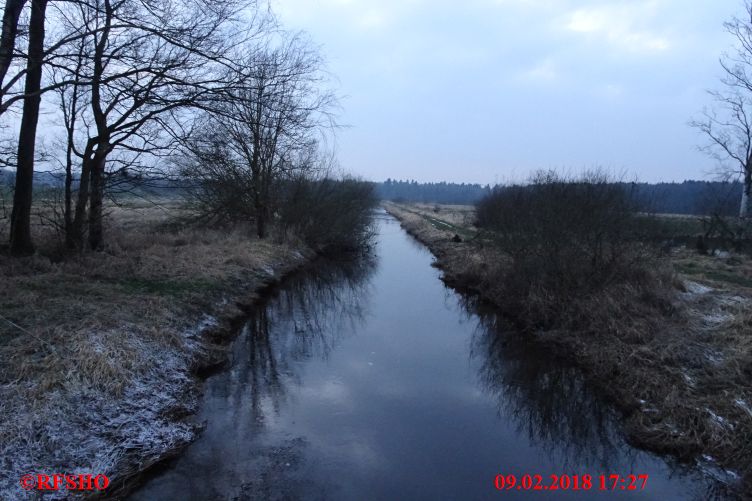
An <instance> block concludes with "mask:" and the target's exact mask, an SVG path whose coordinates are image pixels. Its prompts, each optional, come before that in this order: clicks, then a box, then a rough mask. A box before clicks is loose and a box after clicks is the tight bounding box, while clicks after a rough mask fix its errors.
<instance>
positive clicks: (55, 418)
mask: <svg viewBox="0 0 752 501" xmlns="http://www.w3.org/2000/svg"><path fill="white" fill-rule="evenodd" d="M181 211H182V209H181V208H180V207H178V206H175V205H170V204H166V206H165V204H163V205H162V206H161V207H157V206H153V205H151V204H146V203H132V204H131V205H130V206H129V207H119V208H116V207H113V208H111V210H110V215H109V219H108V226H107V242H108V245H107V247H106V249H105V250H104V252H101V253H85V254H82V255H80V256H71V257H68V258H66V259H60V255H59V253H58V242H57V239H56V237H55V236H54V234H52V233H51V232H50V229H49V228H48V227H45V226H43V225H38V226H37V227H35V229H34V232H35V237H36V241H37V243H38V244H39V252H38V253H37V255H35V256H33V257H30V258H25V259H11V258H8V257H7V256H4V255H0V277H2V278H1V280H2V284H3V287H2V291H1V292H0V315H2V317H3V318H0V457H2V458H3V462H2V463H0V498H2V499H6V498H8V499H16V498H20V497H21V494H20V490H19V488H18V479H19V477H20V476H21V475H22V474H23V473H27V472H40V473H54V472H65V473H78V472H82V473H83V472H94V473H105V474H107V475H109V476H111V478H112V479H114V480H120V479H122V478H124V477H126V476H128V475H129V474H132V473H136V472H137V471H138V470H139V469H141V468H143V467H146V466H148V465H150V464H152V463H154V462H155V461H157V460H159V459H160V458H162V457H164V456H165V455H166V454H169V453H171V452H172V451H174V450H175V449H177V448H179V447H181V446H182V445H184V444H186V443H188V442H189V441H190V440H191V439H192V438H193V436H194V434H195V429H194V428H193V426H192V425H189V424H188V423H187V422H186V421H185V420H184V419H182V418H183V417H184V416H185V415H186V414H188V413H190V412H192V411H193V410H194V409H195V396H196V386H195V382H196V378H195V377H194V373H195V369H196V368H197V367H199V366H201V365H205V364H207V363H211V362H216V361H217V360H218V359H221V358H222V356H223V348H222V347H221V346H218V345H213V344H212V343H210V342H209V340H208V338H207V337H206V336H204V335H202V332H201V329H200V327H202V326H203V327H211V326H213V325H215V324H216V322H215V321H213V320H207V319H208V318H210V317H207V314H208V315H214V316H216V317H219V318H222V317H224V316H228V315H237V314H239V313H240V312H239V310H237V308H236V307H234V304H235V299H237V298H242V297H244V298H245V299H244V301H250V300H251V299H252V298H253V297H254V295H253V290H255V289H256V288H258V287H260V286H262V285H264V284H265V283H268V281H269V280H270V279H271V278H272V277H274V276H275V275H279V274H281V273H284V272H285V271H289V270H290V269H291V268H292V267H295V266H299V265H301V264H302V263H303V262H304V261H305V260H306V257H305V255H307V253H308V251H307V250H305V249H304V247H303V246H302V245H301V244H300V243H298V242H296V241H289V242H287V243H279V242H274V241H267V240H265V241H260V240H258V239H255V238H254V237H252V236H250V235H251V234H252V231H251V230H250V228H236V229H235V230H232V231H227V230H219V229H216V230H215V229H206V228H203V229H195V228H182V229H181V228H175V227H172V226H171V225H170V224H168V223H169V222H170V220H171V219H172V218H173V217H174V216H175V215H179V214H180V212H181ZM6 238H7V236H6V235H0V239H3V240H4V239H6ZM223 299H225V300H230V301H229V302H228V301H225V305H224V306H222V300H223ZM202 318H203V319H204V321H203V324H202ZM197 325H198V327H197Z"/></svg>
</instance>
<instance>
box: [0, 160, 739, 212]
mask: <svg viewBox="0 0 752 501" xmlns="http://www.w3.org/2000/svg"><path fill="white" fill-rule="evenodd" d="M34 179H35V184H36V185H37V186H47V187H62V186H63V179H62V177H61V175H60V174H56V173H51V172H37V173H35V174H34ZM77 181H78V180H77V179H74V185H75V184H77ZM12 183H13V173H12V172H11V171H9V170H5V169H0V184H6V185H9V184H12ZM109 183H110V184H111V185H112V188H113V190H112V191H115V192H118V191H119V192H121V193H128V192H132V191H142V190H144V191H149V192H150V193H154V194H159V195H170V194H173V193H176V192H180V191H182V189H183V187H184V186H181V185H183V184H184V183H181V182H180V181H179V180H177V179H174V178H172V179H156V178H146V179H144V178H132V177H126V176H122V175H121V176H118V177H115V178H113V179H109ZM374 184H375V187H376V195H377V196H378V197H379V198H380V199H382V200H391V201H396V202H423V203H437V204H462V205H472V204H475V203H477V202H478V201H480V200H481V199H483V198H484V197H485V196H487V195H489V194H490V193H491V192H492V191H493V189H494V188H493V187H492V186H491V185H482V184H467V183H447V182H440V183H419V182H417V181H412V180H411V181H397V180H392V179H387V180H386V181H384V182H382V183H374ZM623 184H624V186H625V188H629V189H630V190H631V191H632V193H633V194H634V195H635V196H636V197H637V199H638V201H639V205H640V207H642V209H643V210H645V211H648V212H657V213H661V214H691V215H702V214H718V215H724V216H734V215H737V214H738V213H739V203H740V200H741V194H742V183H740V182H720V181H684V182H681V183H657V184H650V183H634V184H632V183H623Z"/></svg>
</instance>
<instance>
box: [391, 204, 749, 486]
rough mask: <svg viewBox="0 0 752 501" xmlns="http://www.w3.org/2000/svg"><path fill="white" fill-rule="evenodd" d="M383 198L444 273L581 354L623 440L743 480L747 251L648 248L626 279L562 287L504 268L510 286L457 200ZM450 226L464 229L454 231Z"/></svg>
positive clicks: (486, 235)
mask: <svg viewBox="0 0 752 501" xmlns="http://www.w3.org/2000/svg"><path fill="white" fill-rule="evenodd" d="M387 210H388V211H389V212H390V213H391V214H393V215H394V216H396V217H397V218H398V219H399V220H400V221H401V223H402V225H403V227H404V228H405V229H406V230H407V231H408V232H410V233H411V234H413V235H414V236H416V237H417V238H418V239H419V240H421V241H422V242H423V243H425V244H426V245H427V246H428V247H429V248H430V249H431V250H432V252H433V253H434V254H435V255H436V257H437V262H436V264H437V266H438V267H440V268H441V269H442V270H443V271H444V279H445V281H446V282H447V283H448V284H449V285H451V286H454V287H457V288H459V289H462V290H466V291H470V292H472V293H475V294H477V295H479V296H480V297H481V298H482V299H483V300H485V301H488V302H490V303H492V304H494V305H495V306H497V307H498V308H500V309H501V311H503V312H505V313H506V314H507V315H508V316H509V317H510V318H512V319H514V320H516V321H517V325H518V326H519V327H520V328H521V332H526V333H529V334H531V335H534V336H535V337H536V338H537V339H539V340H540V342H542V343H544V344H547V345H549V346H551V348H552V349H554V350H556V351H557V352H558V353H561V354H562V355H563V356H566V357H568V358H570V359H571V360H573V361H574V362H575V363H576V364H577V365H578V366H580V367H581V368H582V369H583V370H584V372H585V373H586V374H587V375H588V376H589V380H590V381H591V382H592V384H593V385H594V386H595V387H596V388H598V390H599V391H601V392H602V393H603V394H604V395H606V396H607V397H609V398H610V399H612V400H613V401H614V402H615V404H616V405H617V406H618V407H619V408H620V409H621V410H622V411H623V412H624V415H625V421H626V424H627V426H626V429H627V434H628V437H629V439H630V440H631V441H633V442H634V443H636V444H638V445H640V446H641V447H644V448H647V449H651V450H655V451H658V452H662V453H670V454H673V455H676V456H678V457H679V458H681V459H684V460H699V461H701V462H703V463H704V464H705V465H706V466H709V467H714V466H717V467H719V468H720V469H721V470H725V469H731V470H734V471H736V472H738V473H739V474H740V475H741V476H742V477H743V479H744V483H745V485H746V487H747V488H748V487H749V485H750V482H752V450H751V449H750V443H749V439H748V437H750V436H752V337H751V333H752V317H751V316H750V313H749V310H750V304H752V283H750V282H748V275H747V274H748V273H749V266H750V264H751V263H752V260H750V258H749V257H744V256H732V257H725V258H719V257H710V256H698V255H696V254H692V252H691V251H688V250H686V249H684V248H682V249H678V250H673V251H671V253H670V254H669V255H665V256H663V257H660V256H651V257H650V260H649V261H645V262H644V263H648V262H649V263H650V264H649V266H647V267H644V266H640V267H638V269H637V270H634V269H633V270H632V271H633V272H635V271H636V272H637V273H636V274H634V275H629V276H628V277H627V279H622V280H607V281H605V282H601V283H600V284H598V287H596V288H593V289H590V292H588V288H585V289H583V288H576V290H574V291H573V293H572V294H569V295H568V296H562V293H561V290H558V291H557V290H556V289H555V288H554V289H551V288H548V287H545V286H544V287H536V286H535V283H536V280H537V279H533V280H532V281H531V282H529V283H531V284H532V285H530V286H528V287H523V288H521V287H518V286H519V281H516V280H515V279H514V278H513V277H512V283H513V285H512V286H514V287H517V288H516V289H514V290H517V291H521V292H522V293H524V294H525V296H524V297H510V296H509V293H510V291H511V290H512V289H510V288H509V287H510V285H509V284H507V283H506V280H507V279H508V277H510V276H511V275H510V274H513V273H515V272H516V271H519V268H517V269H516V268H515V263H514V259H513V258H512V257H511V256H510V254H508V253H506V252H504V251H502V250H501V247H500V246H499V245H498V244H497V243H498V239H499V236H498V235H494V233H493V232H492V231H489V230H480V229H479V228H477V227H475V226H473V225H472V224H467V223H464V224H463V223H460V221H465V222H468V221H471V220H470V219H469V218H467V217H466V213H467V210H468V209H467V208H466V209H465V210H464V211H463V212H464V213H465V214H464V215H462V216H458V215H457V211H456V210H454V209H449V208H447V207H428V206H414V205H413V206H408V205H398V204H392V203H389V204H387ZM455 235H464V238H462V241H461V242H458V241H457V239H456V238H453V237H454V236H455ZM502 238H503V237H502ZM729 260H730V263H729ZM719 268H720V270H719ZM688 269H692V270H697V272H696V273H691V274H688V273H687V270H688ZM674 270H676V271H674ZM730 277H731V278H730ZM539 283H541V282H539ZM514 284H516V285H514ZM703 284H705V285H703ZM703 457H704V458H703Z"/></svg>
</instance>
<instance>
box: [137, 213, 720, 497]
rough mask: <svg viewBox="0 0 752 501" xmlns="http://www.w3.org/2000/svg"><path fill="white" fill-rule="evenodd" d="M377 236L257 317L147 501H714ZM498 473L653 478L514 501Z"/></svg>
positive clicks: (694, 478) (415, 259)
mask: <svg viewBox="0 0 752 501" xmlns="http://www.w3.org/2000/svg"><path fill="white" fill-rule="evenodd" d="M378 229H379V235H378V244H377V247H376V251H375V254H376V257H374V258H373V259H370V260H364V261H360V262H358V263H350V264H349V265H343V264H341V263H340V264H339V265H331V266H322V267H321V268H320V269H317V270H316V272H315V273H308V274H302V275H300V276H296V277H293V278H292V279H290V280H288V281H286V282H285V283H284V284H283V286H282V287H281V289H280V291H279V293H278V294H277V295H276V296H275V297H272V298H271V299H270V300H269V301H268V303H267V305H266V306H265V307H263V308H262V307H260V308H259V309H258V311H257V312H256V313H255V314H254V315H252V317H251V318H249V320H248V323H247V325H246V327H245V328H244V330H243V332H242V333H241V334H240V336H239V337H238V338H237V340H236V341H235V343H234V344H233V347H232V349H233V354H232V366H231V368H230V369H229V370H227V371H225V372H222V373H220V374H217V375H215V376H212V377H211V378H209V379H208V380H207V381H206V383H205V385H206V386H205V396H204V398H203V402H202V408H201V412H200V415H199V416H198V419H199V420H201V421H205V422H206V429H205V431H204V433H203V434H202V436H201V437H200V438H199V439H198V440H197V441H196V442H195V443H194V444H192V445H191V446H190V447H189V448H188V449H187V450H186V451H185V453H184V454H183V455H181V456H180V457H179V458H178V459H176V460H174V461H173V462H172V463H170V464H169V465H168V467H167V468H164V469H163V470H162V471H161V472H159V473H158V474H156V475H154V476H153V477H152V478H150V479H149V481H148V482H146V484H145V485H144V486H143V487H142V488H141V489H140V490H139V491H137V492H136V493H134V494H133V495H132V496H131V498H132V499H133V500H162V499H165V500H167V499H176V500H177V499H180V500H189V499H201V500H214V499H298V498H303V499H353V500H361V499H523V498H531V497H532V498H559V497H566V498H568V499H589V498H599V499H613V498H619V499H625V498H629V499H636V498H639V499H661V500H668V499H695V498H696V499H707V498H708V497H709V496H710V491H709V490H708V489H709V488H710V484H709V482H708V481H707V480H704V479H703V477H701V476H699V475H698V474H696V473H689V472H685V471H683V470H681V469H678V468H674V467H672V466H669V465H668V464H667V463H666V462H665V461H664V460H662V459H660V458H657V457H655V456H653V455H651V454H648V453H645V452H640V451H637V450H635V449H633V448H631V447H630V446H628V445H627V444H626V443H625V442H624V439H623V437H622V435H621V434H620V432H619V427H618V424H617V423H618V421H617V420H616V419H615V416H614V415H613V414H612V412H611V411H610V410H609V409H608V408H607V407H606V406H604V405H603V404H602V403H600V402H599V401H598V400H597V399H595V398H593V396H592V395H591V394H590V393H589V392H588V391H587V390H586V389H585V388H584V386H583V384H582V381H581V379H580V377H579V376H578V374H577V372H576V371H574V370H572V369H571V368H568V367H567V366H566V365H563V364H562V363H560V362H557V361H556V360H554V359H553V358H552V357H551V356H550V355H549V354H547V353H546V352H542V351H541V350H540V349H537V348H535V347H531V346H520V343H519V342H513V341H512V340H511V339H506V338H507V337H509V336H507V335H504V334H503V333H501V332H500V328H499V327H498V326H497V325H495V323H496V321H495V319H494V317H493V316H492V315H483V314H478V313H477V312H475V311H474V310H473V308H471V307H468V306H467V305H466V304H465V303H464V302H463V299H462V298H461V297H460V296H459V295H457V294H455V293H454V292H452V291H451V290H449V289H447V288H445V287H444V285H443V284H442V282H441V281H440V280H439V272H438V271H437V270H435V269H434V268H432V267H431V266H430V264H431V261H432V258H431V255H430V254H429V252H428V251H427V250H425V249H424V248H423V247H422V246H420V245H419V244H417V243H416V242H415V241H413V240H412V239H411V238H410V237H409V236H407V235H406V234H405V233H404V232H403V231H402V230H401V229H400V227H399V224H398V223H397V222H396V221H395V220H393V219H392V218H390V217H388V216H386V215H384V214H382V215H379V216H378ZM499 473H503V474H510V473H511V474H515V475H517V476H518V477H521V476H522V475H524V474H541V475H543V478H544V482H545V483H546V484H548V483H550V481H549V476H550V474H570V475H584V474H586V473H587V474H591V475H593V476H597V475H599V474H607V475H608V474H612V473H617V474H620V475H628V474H630V473H632V474H648V475H649V479H648V482H647V487H646V489H645V490H644V491H631V492H630V491H622V490H617V491H616V492H602V491H598V490H590V491H582V490H580V491H569V492H562V491H556V492H525V491H518V490H516V489H513V490H511V491H504V492H499V491H497V490H496V489H495V488H494V483H493V481H494V477H495V476H496V475H497V474H499ZM594 483H596V484H597V481H596V480H594Z"/></svg>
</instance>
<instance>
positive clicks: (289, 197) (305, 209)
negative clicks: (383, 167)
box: [279, 178, 378, 251]
mask: <svg viewBox="0 0 752 501" xmlns="http://www.w3.org/2000/svg"><path fill="white" fill-rule="evenodd" d="M377 202H378V201H377V199H376V195H375V192H374V188H373V185H372V184H371V183H368V182H365V181H360V180H357V179H351V178H345V179H331V178H324V179H320V180H310V179H305V178H300V179H297V180H295V181H291V182H289V183H287V185H286V186H285V189H284V195H283V203H282V205H281V207H280V211H279V222H280V226H281V228H282V229H283V231H285V232H292V233H294V234H296V235H297V236H299V237H300V238H302V239H303V240H304V241H305V242H306V243H307V244H308V245H310V246H311V247H313V248H314V249H318V250H327V251H335V250H336V251H343V250H344V251H349V250H356V249H360V248H362V247H363V246H364V245H366V244H367V243H368V241H369V239H370V238H371V237H372V235H373V228H372V214H371V212H372V210H373V209H374V208H375V207H376V204H377Z"/></svg>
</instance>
